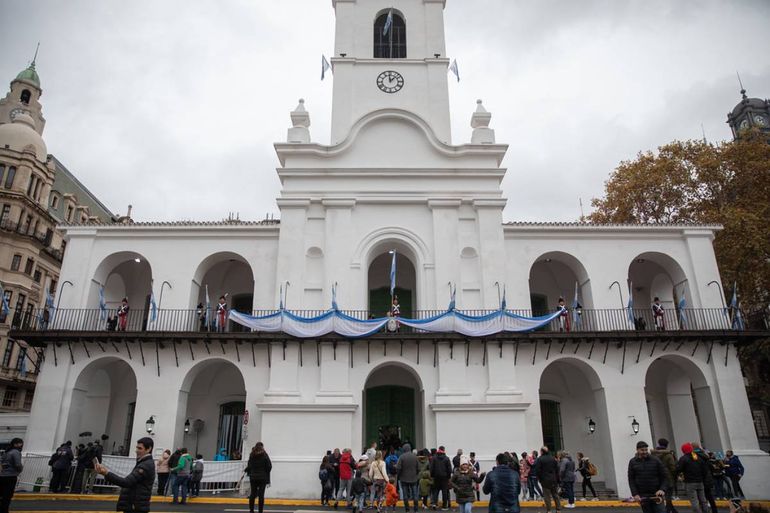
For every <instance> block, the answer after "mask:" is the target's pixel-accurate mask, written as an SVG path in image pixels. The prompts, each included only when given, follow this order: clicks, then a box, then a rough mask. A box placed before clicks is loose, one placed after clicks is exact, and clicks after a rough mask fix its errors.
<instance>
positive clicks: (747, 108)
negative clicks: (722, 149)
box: [727, 89, 770, 139]
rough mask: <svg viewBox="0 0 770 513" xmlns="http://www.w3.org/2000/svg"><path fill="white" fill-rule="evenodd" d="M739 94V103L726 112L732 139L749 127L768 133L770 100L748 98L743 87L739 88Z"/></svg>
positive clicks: (769, 126) (737, 137) (769, 129)
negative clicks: (740, 97)
mask: <svg viewBox="0 0 770 513" xmlns="http://www.w3.org/2000/svg"><path fill="white" fill-rule="evenodd" d="M741 96H742V99H741V101H740V103H738V105H736V106H735V108H734V109H733V110H732V112H730V113H729V114H727V124H728V125H730V129H731V130H732V131H733V139H739V138H740V137H741V132H742V131H743V130H748V129H750V128H758V129H759V130H761V131H763V132H765V133H767V134H770V100H762V99H760V98H749V97H748V96H746V90H745V89H741Z"/></svg>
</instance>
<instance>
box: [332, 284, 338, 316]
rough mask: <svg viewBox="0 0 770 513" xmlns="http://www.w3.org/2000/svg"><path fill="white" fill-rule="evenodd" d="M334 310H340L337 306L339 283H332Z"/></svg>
mask: <svg viewBox="0 0 770 513" xmlns="http://www.w3.org/2000/svg"><path fill="white" fill-rule="evenodd" d="M332 310H334V311H335V312H336V311H337V310H339V307H338V306H337V284H336V283H335V284H334V285H332Z"/></svg>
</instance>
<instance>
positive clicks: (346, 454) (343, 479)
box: [334, 449, 356, 509]
mask: <svg viewBox="0 0 770 513" xmlns="http://www.w3.org/2000/svg"><path fill="white" fill-rule="evenodd" d="M355 468H356V460H355V459H354V458H353V454H352V451H351V450H350V449H345V450H343V451H342V456H340V466H339V473H340V489H339V492H337V500H335V501H334V509H337V506H338V505H339V502H340V500H342V492H345V500H346V501H347V505H348V508H350V505H351V504H352V503H353V498H352V497H351V496H350V489H351V486H352V485H353V471H354V470H355Z"/></svg>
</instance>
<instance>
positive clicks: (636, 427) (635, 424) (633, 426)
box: [631, 417, 639, 435]
mask: <svg viewBox="0 0 770 513" xmlns="http://www.w3.org/2000/svg"><path fill="white" fill-rule="evenodd" d="M631 429H633V430H634V434H635V435H638V434H639V423H638V422H637V421H636V417H634V420H632V421H631Z"/></svg>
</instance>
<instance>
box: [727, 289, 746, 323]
mask: <svg viewBox="0 0 770 513" xmlns="http://www.w3.org/2000/svg"><path fill="white" fill-rule="evenodd" d="M730 309H731V310H732V312H733V329H734V330H737V331H743V330H744V329H745V326H744V325H743V317H741V309H740V307H739V306H738V282H737V281H736V282H735V283H734V284H733V299H732V300H731V301H730Z"/></svg>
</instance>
